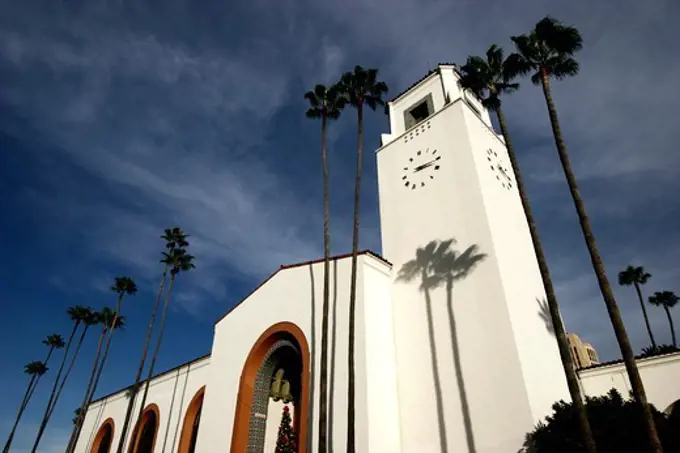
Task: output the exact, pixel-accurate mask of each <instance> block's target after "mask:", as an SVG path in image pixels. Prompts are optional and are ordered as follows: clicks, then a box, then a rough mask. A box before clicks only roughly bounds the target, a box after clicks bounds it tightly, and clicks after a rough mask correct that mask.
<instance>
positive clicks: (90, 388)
mask: <svg viewBox="0 0 680 453" xmlns="http://www.w3.org/2000/svg"><path fill="white" fill-rule="evenodd" d="M97 320H98V322H99V324H100V325H101V326H102V331H101V335H100V336H99V342H98V344H97V352H96V353H95V360H94V365H93V367H92V373H91V374H90V381H89V382H88V385H87V389H86V392H85V398H84V400H83V403H82V404H81V406H80V409H79V411H78V414H77V415H78V417H77V423H76V426H75V427H74V430H73V432H72V433H71V440H69V444H68V446H67V447H66V451H67V452H73V451H74V449H75V447H76V444H77V443H78V437H79V436H80V431H81V430H82V429H83V422H84V421H85V416H86V415H87V408H88V406H89V405H90V403H92V398H93V397H94V393H95V391H96V390H97V385H98V384H99V379H100V378H101V375H102V371H103V370H104V365H105V364H106V358H107V357H108V355H109V346H110V345H111V341H110V340H111V333H112V331H114V330H120V329H123V328H124V327H125V316H117V315H116V312H115V311H113V310H111V309H110V308H108V307H104V308H103V309H102V311H100V312H99V313H98V315H97ZM104 339H107V342H106V345H105V346H104V348H103V349H102V345H103V343H104Z"/></svg>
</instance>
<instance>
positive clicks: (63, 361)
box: [31, 321, 80, 453]
mask: <svg viewBox="0 0 680 453" xmlns="http://www.w3.org/2000/svg"><path fill="white" fill-rule="evenodd" d="M79 326H80V321H76V322H75V324H74V325H73V329H72V330H71V335H70V336H69V337H68V341H67V342H66V348H65V349H64V356H63V357H62V359H61V364H60V365H59V371H58V372H57V375H56V377H55V378H54V384H53V385H52V392H50V398H49V399H48V400H47V407H45V413H44V414H43V418H42V420H40V427H39V428H38V434H37V436H36V438H35V442H34V444H33V449H32V450H31V451H32V452H33V453H35V451H36V449H37V448H38V444H39V443H40V438H41V437H42V435H43V432H44V431H45V425H47V419H48V418H49V413H50V407H51V406H52V401H54V396H55V395H56V393H57V387H58V386H59V379H60V378H61V373H63V371H64V366H65V365H66V359H67V358H68V351H69V349H71V344H72V343H73V337H75V335H76V332H77V331H78V327H79Z"/></svg>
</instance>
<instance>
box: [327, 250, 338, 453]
mask: <svg viewBox="0 0 680 453" xmlns="http://www.w3.org/2000/svg"><path fill="white" fill-rule="evenodd" d="M332 305H333V308H332V315H331V319H332V322H331V354H330V362H331V364H330V371H329V373H328V375H329V381H330V382H329V387H328V436H327V439H328V453H333V421H334V419H335V414H334V412H335V347H336V345H337V319H338V261H337V260H334V261H333V303H332Z"/></svg>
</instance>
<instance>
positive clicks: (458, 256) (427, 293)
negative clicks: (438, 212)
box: [397, 239, 486, 453]
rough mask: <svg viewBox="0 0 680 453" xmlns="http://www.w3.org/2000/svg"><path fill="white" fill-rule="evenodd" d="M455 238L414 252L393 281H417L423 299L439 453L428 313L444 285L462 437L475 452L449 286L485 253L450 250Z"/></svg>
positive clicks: (440, 412) (442, 434) (441, 423)
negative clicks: (462, 431) (434, 291)
mask: <svg viewBox="0 0 680 453" xmlns="http://www.w3.org/2000/svg"><path fill="white" fill-rule="evenodd" d="M455 243H456V241H455V239H448V240H445V241H440V240H433V241H430V242H429V243H428V244H427V245H425V247H419V248H418V249H417V250H416V256H415V258H414V259H412V260H410V261H408V262H406V263H404V265H403V266H402V267H401V269H400V270H399V273H398V275H397V281H403V282H410V281H413V280H415V279H420V290H421V291H422V292H423V295H424V297H425V308H426V312H427V324H428V336H429V340H430V358H431V360H432V371H433V380H434V388H435V396H436V399H437V421H438V429H439V441H440V447H441V452H442V453H447V452H448V441H447V437H446V424H445V419H444V405H443V401H442V388H441V377H440V375H439V365H438V363H437V345H436V341H435V334H434V319H433V314H432V297H431V292H432V291H433V290H434V289H436V288H439V287H440V286H442V285H444V286H445V287H446V302H447V303H446V305H447V313H448V321H449V327H450V335H451V345H452V354H453V363H454V368H455V370H454V371H455V374H456V383H457V386H458V392H459V397H460V404H461V410H462V415H463V424H464V427H465V437H466V441H467V445H468V451H469V452H470V453H474V452H476V451H477V450H476V447H475V441H474V436H473V432H472V422H471V419H470V409H469V403H468V400H467V393H466V391H465V382H464V379H463V372H462V368H461V362H460V349H459V344H458V337H457V328H456V319H455V316H454V314H453V285H454V283H455V282H456V281H458V280H461V279H464V278H466V277H467V276H468V275H469V274H470V272H471V271H472V270H473V269H474V268H475V266H476V265H477V264H478V263H479V262H480V261H482V260H483V259H484V258H486V254H483V253H478V247H477V245H471V246H470V247H468V248H467V249H466V250H465V251H463V252H462V253H459V252H457V251H455V250H452V249H451V246H452V245H453V244H455Z"/></svg>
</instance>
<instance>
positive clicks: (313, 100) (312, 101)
mask: <svg viewBox="0 0 680 453" xmlns="http://www.w3.org/2000/svg"><path fill="white" fill-rule="evenodd" d="M305 99H306V100H307V101H309V105H310V106H311V107H318V106H319V98H318V97H316V94H314V92H313V91H308V92H306V93H305Z"/></svg>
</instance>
